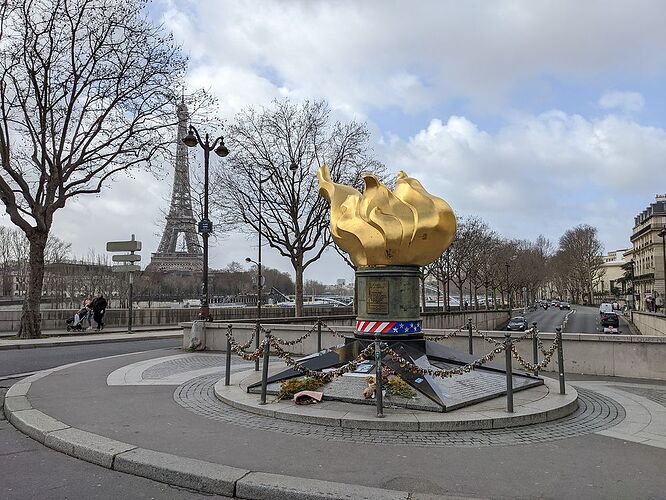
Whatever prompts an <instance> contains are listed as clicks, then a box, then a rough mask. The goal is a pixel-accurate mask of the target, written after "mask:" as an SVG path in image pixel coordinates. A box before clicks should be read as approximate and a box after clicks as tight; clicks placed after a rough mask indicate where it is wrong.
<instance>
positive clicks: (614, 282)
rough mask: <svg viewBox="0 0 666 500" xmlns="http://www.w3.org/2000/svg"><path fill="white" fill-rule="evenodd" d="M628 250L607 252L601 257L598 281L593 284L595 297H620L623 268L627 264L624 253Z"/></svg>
mask: <svg viewBox="0 0 666 500" xmlns="http://www.w3.org/2000/svg"><path fill="white" fill-rule="evenodd" d="M627 251H628V249H627V248H622V249H620V250H614V251H612V252H608V254H606V255H604V256H602V259H603V264H602V265H601V269H600V272H599V274H600V279H599V280H598V281H596V282H595V287H594V293H595V295H602V296H608V297H612V296H615V297H619V296H621V295H622V292H623V286H622V278H623V277H624V273H625V271H624V269H623V268H622V266H624V265H625V264H626V263H627V260H626V253H627Z"/></svg>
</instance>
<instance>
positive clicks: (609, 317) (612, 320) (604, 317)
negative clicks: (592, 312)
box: [599, 312, 620, 328]
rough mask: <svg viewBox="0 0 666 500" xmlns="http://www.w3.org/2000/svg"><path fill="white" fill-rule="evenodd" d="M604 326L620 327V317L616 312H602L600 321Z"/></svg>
mask: <svg viewBox="0 0 666 500" xmlns="http://www.w3.org/2000/svg"><path fill="white" fill-rule="evenodd" d="M599 322H600V323H601V326H602V327H606V326H612V327H613V328H619V327H620V318H619V317H618V315H617V314H615V313H614V312H605V313H601V319H600V321H599Z"/></svg>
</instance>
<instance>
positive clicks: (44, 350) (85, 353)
mask: <svg viewBox="0 0 666 500" xmlns="http://www.w3.org/2000/svg"><path fill="white" fill-rule="evenodd" d="M181 342H182V341H181V340H180V339H155V340H138V341H136V342H106V343H99V344H88V345H68V346H59V347H40V348H38V349H8V350H3V351H0V378H1V377H5V376H7V375H13V374H16V373H28V372H33V371H38V370H46V369H47V368H54V367H56V366H60V365H65V364H67V363H76V362H77V361H84V360H86V359H95V358H102V357H104V356H114V355H116V354H126V353H129V352H140V351H150V350H153V349H164V348H167V347H174V348H176V347H178V346H179V345H180V344H181ZM14 382H16V380H10V381H8V382H5V381H2V380H0V387H2V386H5V387H9V386H11V385H12V384H13V383H14Z"/></svg>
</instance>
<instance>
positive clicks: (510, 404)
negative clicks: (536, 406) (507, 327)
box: [504, 332, 513, 413]
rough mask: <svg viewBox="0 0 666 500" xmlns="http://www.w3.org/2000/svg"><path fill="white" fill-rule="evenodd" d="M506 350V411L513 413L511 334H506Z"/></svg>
mask: <svg viewBox="0 0 666 500" xmlns="http://www.w3.org/2000/svg"><path fill="white" fill-rule="evenodd" d="M504 345H505V346H506V349H505V350H504V353H505V356H506V411H508V412H509V413H513V369H512V367H511V345H512V342H511V334H510V333H509V332H507V333H505V334H504Z"/></svg>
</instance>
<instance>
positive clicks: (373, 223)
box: [317, 166, 456, 267]
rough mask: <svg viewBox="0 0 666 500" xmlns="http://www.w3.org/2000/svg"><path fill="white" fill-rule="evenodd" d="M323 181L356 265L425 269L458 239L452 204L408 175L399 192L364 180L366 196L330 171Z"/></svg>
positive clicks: (338, 231)
mask: <svg viewBox="0 0 666 500" xmlns="http://www.w3.org/2000/svg"><path fill="white" fill-rule="evenodd" d="M317 176H318V178H319V194H320V195H322V196H323V197H324V198H326V200H327V201H328V203H329V205H330V206H331V233H332V235H333V239H334V240H335V243H336V244H337V245H338V246H339V247H340V248H341V249H342V250H344V251H345V252H347V253H348V254H349V257H350V258H351V260H352V262H353V263H354V265H356V266H359V267H368V266H388V265H404V266H425V265H427V264H430V263H431V262H433V261H434V260H436V259H437V258H438V257H439V256H440V255H441V254H442V252H444V250H446V249H447V248H448V247H449V245H450V244H451V242H452V241H453V238H454V237H455V234H456V217H455V215H454V214H453V210H451V207H450V206H449V204H448V203H446V202H445V201H444V200H442V199H441V198H437V197H436V196H433V195H431V194H429V193H428V192H427V191H426V190H425V189H424V188H423V186H422V185H421V183H420V182H419V181H417V180H416V179H412V178H411V177H408V176H407V174H405V172H403V171H400V172H398V177H397V181H396V188H395V191H393V192H391V191H390V190H389V189H388V188H387V187H386V186H384V185H383V184H382V183H381V182H380V181H379V179H377V177H375V176H374V175H365V176H363V180H364V182H365V189H364V190H363V194H361V193H359V192H358V191H357V190H356V189H354V188H352V187H349V186H345V185H343V184H338V183H335V182H333V181H332V180H331V174H330V171H329V169H328V167H327V166H323V167H321V168H320V169H319V171H318V172H317Z"/></svg>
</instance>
